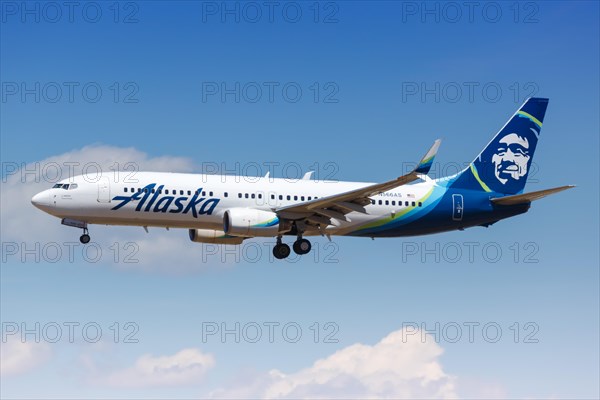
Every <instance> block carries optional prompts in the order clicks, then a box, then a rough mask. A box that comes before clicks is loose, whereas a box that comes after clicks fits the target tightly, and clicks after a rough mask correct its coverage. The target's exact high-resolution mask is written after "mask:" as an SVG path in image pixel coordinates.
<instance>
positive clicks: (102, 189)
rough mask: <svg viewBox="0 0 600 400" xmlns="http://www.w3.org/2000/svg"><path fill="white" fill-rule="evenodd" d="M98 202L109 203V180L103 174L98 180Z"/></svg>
mask: <svg viewBox="0 0 600 400" xmlns="http://www.w3.org/2000/svg"><path fill="white" fill-rule="evenodd" d="M98 203H110V181H109V179H108V176H103V177H102V178H100V181H98Z"/></svg>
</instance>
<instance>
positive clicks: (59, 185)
mask: <svg viewBox="0 0 600 400" xmlns="http://www.w3.org/2000/svg"><path fill="white" fill-rule="evenodd" d="M52 189H64V190H69V189H77V184H76V183H71V184H68V183H57V184H56V185H54V186H52Z"/></svg>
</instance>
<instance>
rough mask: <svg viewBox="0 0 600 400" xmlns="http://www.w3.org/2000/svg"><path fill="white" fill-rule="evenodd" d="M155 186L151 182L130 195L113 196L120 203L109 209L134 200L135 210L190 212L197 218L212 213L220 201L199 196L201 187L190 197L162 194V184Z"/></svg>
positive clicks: (114, 208)
mask: <svg viewBox="0 0 600 400" xmlns="http://www.w3.org/2000/svg"><path fill="white" fill-rule="evenodd" d="M156 186H157V184H156V183H151V184H149V185H147V186H145V187H144V188H143V189H142V190H139V191H137V192H136V193H133V194H132V195H131V196H115V197H113V198H112V200H113V201H119V202H120V203H119V204H117V205H116V206H114V207H113V208H111V210H118V209H120V208H122V207H124V206H125V205H127V204H129V203H131V202H134V204H135V203H137V205H136V207H135V211H140V212H155V213H158V212H162V213H166V212H169V213H174V214H178V213H181V214H188V213H189V212H191V214H192V216H193V217H194V218H198V215H212V213H213V211H214V209H215V207H216V206H217V204H219V201H220V200H219V199H217V198H205V197H199V196H200V194H201V193H202V188H198V189H197V190H196V191H195V192H194V195H193V196H192V197H189V196H179V197H177V196H169V195H162V191H163V188H164V185H160V186H158V187H156Z"/></svg>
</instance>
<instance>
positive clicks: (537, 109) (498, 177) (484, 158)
mask: <svg viewBox="0 0 600 400" xmlns="http://www.w3.org/2000/svg"><path fill="white" fill-rule="evenodd" d="M547 106H548V99H542V98H533V97H532V98H529V99H527V100H526V101H525V103H523V105H522V106H521V108H519V110H518V111H517V112H516V113H515V114H514V115H513V116H512V117H511V118H510V120H508V122H507V123H506V124H505V125H504V126H503V127H502V129H500V132H498V133H497V134H496V136H494V138H493V139H492V140H491V141H490V143H488V145H487V146H486V147H485V148H484V149H483V151H482V152H481V153H480V154H479V155H478V156H477V158H476V159H475V160H473V162H472V163H471V164H470V165H469V167H468V168H467V169H466V170H464V171H463V172H461V173H460V174H459V176H458V177H457V178H456V181H455V182H454V183H453V184H452V187H459V188H464V189H473V190H484V191H486V192H496V193H502V194H518V193H522V192H523V189H524V188H525V182H526V181H527V175H528V174H529V170H530V168H531V163H532V161H533V153H534V152H535V148H536V146H537V142H538V138H539V136H540V131H541V129H542V122H543V121H544V115H545V114H546V107H547Z"/></svg>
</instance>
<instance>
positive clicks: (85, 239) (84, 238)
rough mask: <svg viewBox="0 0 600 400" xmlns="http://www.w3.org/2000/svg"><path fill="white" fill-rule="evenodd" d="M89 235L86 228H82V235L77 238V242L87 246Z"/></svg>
mask: <svg viewBox="0 0 600 400" xmlns="http://www.w3.org/2000/svg"><path fill="white" fill-rule="evenodd" d="M90 239H91V238H90V235H89V234H88V230H87V228H83V235H81V236H79V241H80V242H81V243H82V244H88V243H89V242H90Z"/></svg>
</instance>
